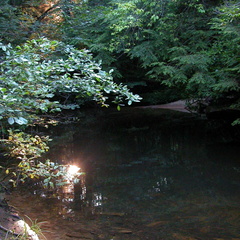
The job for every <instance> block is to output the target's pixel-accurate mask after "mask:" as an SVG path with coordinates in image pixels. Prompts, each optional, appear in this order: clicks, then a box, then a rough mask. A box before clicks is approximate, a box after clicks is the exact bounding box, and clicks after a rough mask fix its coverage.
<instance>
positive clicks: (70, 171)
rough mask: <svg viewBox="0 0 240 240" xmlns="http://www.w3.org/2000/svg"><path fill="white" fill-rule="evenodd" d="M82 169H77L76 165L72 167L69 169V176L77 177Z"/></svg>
mask: <svg viewBox="0 0 240 240" xmlns="http://www.w3.org/2000/svg"><path fill="white" fill-rule="evenodd" d="M80 169H81V168H79V167H77V166H75V165H70V166H69V167H68V170H67V171H68V174H69V175H72V176H73V175H75V174H77V173H78V171H79V170H80Z"/></svg>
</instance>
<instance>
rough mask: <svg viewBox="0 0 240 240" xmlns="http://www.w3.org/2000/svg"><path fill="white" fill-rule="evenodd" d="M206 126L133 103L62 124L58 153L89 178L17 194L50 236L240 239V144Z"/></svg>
mask: <svg viewBox="0 0 240 240" xmlns="http://www.w3.org/2000/svg"><path fill="white" fill-rule="evenodd" d="M208 124H209V123H208V122H206V121H205V120H203V119H197V118H195V117H194V116H192V115H190V114H187V113H180V112H174V111H168V110H159V109H133V108H126V109H124V110H123V111H121V112H117V111H106V112H105V113H104V114H100V115H99V116H97V117H96V118H95V119H94V121H88V122H80V124H79V125H78V124H73V125H68V126H61V127H60V128H59V129H57V130H55V131H56V132H57V134H55V135H56V138H55V140H54V142H55V143H56V146H57V147H55V148H53V149H52V151H51V153H50V156H51V158H52V159H60V160H61V163H64V164H74V165H77V166H79V167H81V168H82V169H83V171H85V172H86V175H84V177H82V179H81V184H79V185H75V186H68V187H65V188H64V189H63V191H62V192H61V194H60V195H58V196H55V197H53V196H52V197H51V198H49V197H46V196H45V197H42V198H39V196H38V195H36V194H35V195H34V194H32V193H30V192H29V191H25V192H24V190H21V192H20V193H19V192H15V193H13V195H12V196H11V197H10V201H11V203H12V204H13V205H15V206H18V207H19V210H20V211H22V212H23V213H24V214H26V215H28V216H30V217H31V218H33V219H34V218H37V219H38V220H39V221H46V223H45V224H44V226H43V228H44V229H45V230H50V232H46V234H45V235H46V237H48V238H49V239H123V240H124V239H153V240H154V239H163V240H171V239H173V240H178V239H179V240H183V239H186V240H194V239H202V240H210V239H215V240H217V239H219V240H220V239H232V240H236V239H240V232H239V229H240V205H239V202H240V193H239V189H240V181H239V180H240V177H239V176H240V159H239V156H240V149H239V146H238V145H237V144H233V143H231V144H229V143H228V141H229V140H230V138H231V134H229V130H228V129H227V130H224V129H220V130H216V129H215V131H211V129H212V126H211V128H209V126H208ZM225 132H226V134H225ZM64 136H65V137H64Z"/></svg>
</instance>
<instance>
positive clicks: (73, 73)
mask: <svg viewBox="0 0 240 240" xmlns="http://www.w3.org/2000/svg"><path fill="white" fill-rule="evenodd" d="M1 48H2V49H3V50H4V52H7V51H8V52H9V53H10V54H9V55H5V57H4V58H3V61H2V62H1V63H0V68H1V74H0V79H1V83H0V95H1V99H0V106H1V112H2V118H6V119H7V120H8V123H9V124H10V125H13V124H14V123H16V124H19V125H23V124H28V122H29V121H30V120H31V119H32V117H33V116H34V114H33V113H46V112H49V111H50V112H54V111H59V110H60V109H72V110H74V109H75V108H78V107H79V105H80V104H81V103H82V102H83V100H85V99H87V100H89V97H90V98H91V99H93V100H95V101H96V102H98V103H100V104H102V105H103V106H107V105H108V104H109V103H110V102H109V101H108V97H107V95H108V94H110V93H112V94H114V95H115V97H114V98H115V99H114V100H113V101H112V102H114V103H119V102H122V101H127V102H128V104H130V103H132V102H134V101H139V100H140V97H139V96H138V95H134V94H131V93H130V92H129V90H128V89H127V88H126V87H125V86H122V85H121V84H120V85H118V84H116V83H114V81H113V78H112V75H111V73H110V72H105V71H103V70H102V69H101V65H100V64H99V63H97V62H94V61H93V60H92V57H91V55H90V54H89V52H88V51H87V50H77V49H76V48H74V47H73V46H70V45H65V44H63V43H61V42H58V41H50V40H48V39H46V38H41V39H38V40H36V39H33V40H31V41H28V42H27V43H26V44H24V45H22V46H17V47H16V48H12V47H11V45H3V44H2V45H1ZM117 95H120V96H121V97H119V98H117ZM54 97H55V99H54V100H53V98H54ZM68 99H72V101H73V102H71V101H69V100H68ZM129 100H130V101H129Z"/></svg>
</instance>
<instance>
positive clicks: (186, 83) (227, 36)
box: [62, 0, 240, 104]
mask: <svg viewBox="0 0 240 240" xmlns="http://www.w3.org/2000/svg"><path fill="white" fill-rule="evenodd" d="M239 9H240V7H239V3H238V1H227V2H226V3H225V4H222V1H214V2H213V1H202V0H188V1H183V0H180V1H170V0H165V1H163V0H161V1H157V0H154V1H149V0H130V1H125V0H123V1H111V3H110V4H109V5H104V6H102V5H95V7H93V6H91V5H87V6H85V8H81V9H80V8H75V9H74V11H75V12H74V17H71V18H70V17H69V19H68V21H66V22H63V24H62V32H63V37H64V41H68V42H72V43H73V44H77V45H79V46H81V45H84V46H87V47H88V48H90V49H91V51H92V52H94V55H95V57H96V59H102V60H103V62H104V64H105V65H104V67H106V69H107V68H109V67H115V68H117V69H118V70H119V74H118V76H121V77H125V76H127V75H126V72H128V71H132V66H131V65H136V62H138V63H140V64H138V68H137V69H135V71H134V74H135V76H132V77H131V78H128V79H121V81H131V79H134V80H135V79H136V78H140V77H141V79H138V80H144V81H149V80H151V81H158V82H160V83H162V84H163V85H166V86H168V87H171V88H172V87H174V88H176V89H177V91H178V93H180V94H181V97H182V98H185V99H205V98H208V99H211V101H212V103H214V104H220V102H222V101H224V99H230V98H231V99H233V103H236V102H237V101H238V99H239V97H238V96H239V90H240V89H239V66H240V62H239V56H240V51H239V46H240V44H239V36H240V35H239V34H240V31H239V26H240V24H239V20H240V19H239V11H240V10H239ZM71 26H74V27H71ZM75 26H77V27H75ZM123 56H124V57H123ZM126 59H128V60H127V61H126ZM129 60H130V61H129ZM121 61H124V62H121ZM125 62H127V63H128V66H126V64H124V63H125ZM119 66H121V67H120V68H119ZM143 73H144V74H145V76H143ZM156 90H157V91H159V90H161V88H160V89H156Z"/></svg>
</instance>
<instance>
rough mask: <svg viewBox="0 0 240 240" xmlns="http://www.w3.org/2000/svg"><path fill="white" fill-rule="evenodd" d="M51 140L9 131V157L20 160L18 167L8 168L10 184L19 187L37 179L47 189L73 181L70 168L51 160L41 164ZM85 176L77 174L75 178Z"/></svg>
mask: <svg viewBox="0 0 240 240" xmlns="http://www.w3.org/2000/svg"><path fill="white" fill-rule="evenodd" d="M48 142H49V138H48V137H46V136H43V137H40V136H38V135H36V136H32V135H31V134H27V133H23V132H13V131H11V130H10V131H9V137H8V139H7V140H4V143H5V146H6V148H7V150H8V151H7V152H8V154H7V155H8V157H11V158H12V159H18V163H17V165H14V166H12V167H9V168H7V170H6V173H7V174H9V176H11V180H10V182H12V183H13V186H17V185H18V184H19V183H20V182H21V183H24V182H25V181H26V180H28V179H36V180H38V181H39V182H40V183H41V185H42V186H43V187H45V188H56V187H59V186H62V185H64V184H66V183H68V181H69V180H71V179H70V178H69V176H68V171H67V169H68V166H65V165H60V164H57V163H54V162H51V161H50V160H48V159H47V160H46V161H45V163H43V162H41V161H40V160H41V158H42V156H43V154H44V153H45V152H46V151H48V149H49V147H48ZM81 174H83V173H82V172H77V173H76V174H75V176H74V178H76V179H78V177H79V176H80V175H81Z"/></svg>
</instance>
